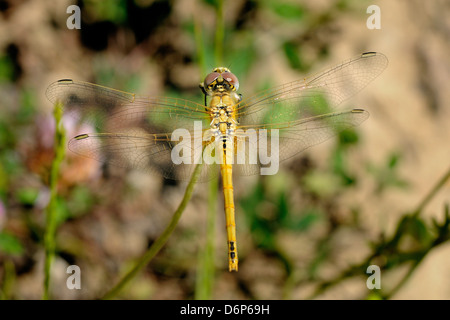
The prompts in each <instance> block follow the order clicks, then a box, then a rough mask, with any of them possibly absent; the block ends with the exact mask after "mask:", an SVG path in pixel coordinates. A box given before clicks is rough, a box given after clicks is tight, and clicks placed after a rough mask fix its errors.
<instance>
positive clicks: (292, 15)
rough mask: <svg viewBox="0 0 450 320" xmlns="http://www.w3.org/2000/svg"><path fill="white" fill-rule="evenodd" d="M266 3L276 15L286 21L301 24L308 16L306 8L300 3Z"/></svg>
mask: <svg viewBox="0 0 450 320" xmlns="http://www.w3.org/2000/svg"><path fill="white" fill-rule="evenodd" d="M265 3H266V5H268V6H269V8H270V9H271V10H272V11H273V12H274V13H276V14H277V15H278V16H280V18H283V19H285V20H293V22H299V21H300V20H302V19H303V17H304V16H305V14H306V10H305V8H304V7H303V6H302V5H301V4H298V3H289V2H285V1H266V2H265Z"/></svg>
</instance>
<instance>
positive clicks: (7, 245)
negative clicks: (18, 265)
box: [0, 232, 24, 255]
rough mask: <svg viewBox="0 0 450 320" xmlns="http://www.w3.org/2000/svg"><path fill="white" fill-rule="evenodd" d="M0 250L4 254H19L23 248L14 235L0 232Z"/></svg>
mask: <svg viewBox="0 0 450 320" xmlns="http://www.w3.org/2000/svg"><path fill="white" fill-rule="evenodd" d="M0 251H1V252H4V253H6V254H13V255H20V254H22V253H23V251H24V250H23V246H22V244H21V243H20V241H19V240H18V239H17V238H16V237H15V236H13V235H10V234H8V233H4V232H0Z"/></svg>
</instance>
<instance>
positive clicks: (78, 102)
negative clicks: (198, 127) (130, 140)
mask: <svg viewBox="0 0 450 320" xmlns="http://www.w3.org/2000/svg"><path fill="white" fill-rule="evenodd" d="M46 95H47V98H48V99H49V100H50V101H51V102H52V103H57V102H60V105H61V107H62V108H63V109H64V112H65V113H68V114H71V115H72V116H74V117H75V118H77V119H80V120H82V121H86V122H88V123H90V124H92V125H93V126H95V127H96V128H97V129H98V131H99V132H112V133H115V132H121V131H126V130H128V129H129V128H140V129H144V130H145V131H147V132H148V133H157V132H172V131H173V130H175V129H178V128H185V129H188V130H191V129H192V128H193V123H194V121H196V120H197V121H202V122H203V124H208V123H209V114H208V113H207V112H206V110H205V107H204V106H203V105H201V104H198V103H195V102H192V101H189V100H184V99H177V98H166V97H154V98H146V97H138V96H136V95H135V94H133V93H128V92H123V91H119V90H115V89H111V88H107V87H103V86H100V85H96V84H92V83H88V82H82V81H74V80H70V79H66V80H59V81H57V82H55V83H53V84H51V85H50V86H49V87H48V89H47V92H46Z"/></svg>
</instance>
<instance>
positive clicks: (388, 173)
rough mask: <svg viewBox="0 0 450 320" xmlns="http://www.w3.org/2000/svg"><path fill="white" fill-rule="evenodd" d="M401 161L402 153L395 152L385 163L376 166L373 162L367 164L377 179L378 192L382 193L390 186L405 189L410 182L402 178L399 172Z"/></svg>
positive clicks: (368, 169)
mask: <svg viewBox="0 0 450 320" xmlns="http://www.w3.org/2000/svg"><path fill="white" fill-rule="evenodd" d="M400 163H401V155H400V154H398V153H396V152H393V153H392V154H391V155H390V156H389V157H388V158H387V159H386V161H385V163H384V164H381V165H380V166H376V165H374V164H372V163H369V164H368V165H367V171H368V172H369V173H370V174H372V175H373V176H374V178H375V180H376V189H375V192H376V193H382V192H383V191H384V190H386V189H387V188H389V187H396V188H401V189H405V188H407V187H408V182H407V181H406V180H405V179H404V178H402V177H401V176H400V175H399V173H398V170H399V164H400Z"/></svg>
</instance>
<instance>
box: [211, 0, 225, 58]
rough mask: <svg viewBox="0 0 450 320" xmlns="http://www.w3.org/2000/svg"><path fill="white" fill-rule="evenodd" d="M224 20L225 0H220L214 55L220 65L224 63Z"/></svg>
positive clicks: (218, 2)
mask: <svg viewBox="0 0 450 320" xmlns="http://www.w3.org/2000/svg"><path fill="white" fill-rule="evenodd" d="M224 34H225V31H224V22H223V1H222V0H218V1H217V3H216V34H215V46H214V57H215V60H216V61H215V62H216V64H217V65H218V66H219V65H220V66H221V65H222V64H223V39H224Z"/></svg>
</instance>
